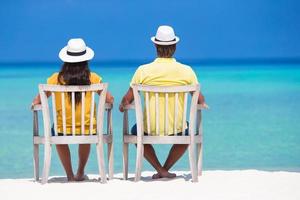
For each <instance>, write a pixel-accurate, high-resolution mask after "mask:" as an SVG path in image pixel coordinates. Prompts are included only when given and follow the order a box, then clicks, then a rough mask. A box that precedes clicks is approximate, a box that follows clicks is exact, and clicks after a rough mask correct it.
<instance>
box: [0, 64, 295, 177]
mask: <svg viewBox="0 0 300 200" xmlns="http://www.w3.org/2000/svg"><path fill="white" fill-rule="evenodd" d="M59 68H60V67H59V66H58V65H49V64H45V65H41V64H30V65H2V66H0V85H1V88H2V89H1V98H0V124H1V125H0V178H17V177H22V178H24V177H32V169H33V166H32V113H31V112H30V110H29V107H30V103H31V101H32V99H33V97H34V96H35V95H36V94H37V92H38V89H37V85H38V84H39V83H44V82H45V81H46V78H47V77H48V76H50V75H51V74H52V73H53V72H56V71H58V70H59ZM135 68H136V66H134V65H132V64H127V65H124V66H117V65H113V64H111V65H106V66H105V67H102V66H97V65H92V66H91V69H92V71H95V72H97V73H98V74H100V75H101V76H102V77H103V80H104V82H109V90H110V91H111V93H112V94H113V95H114V96H115V102H116V103H115V108H114V113H113V120H114V121H113V129H114V134H115V137H114V138H115V171H117V172H121V170H122V148H121V147H122V146H121V142H122V141H121V140H122V137H121V135H122V115H121V113H119V112H118V109H117V108H118V103H119V102H120V100H121V97H122V95H123V94H124V93H125V92H126V91H127V89H128V86H129V81H130V78H131V76H132V75H133V73H134V71H135ZM193 68H194V70H195V72H196V74H197V76H198V79H199V80H200V82H201V85H202V87H201V89H202V92H203V93H204V95H205V97H206V101H207V103H208V104H209V106H210V108H211V109H210V110H207V111H204V112H203V117H204V162H203V164H204V169H249V168H251V169H260V170H287V171H299V170H300V156H299V155H300V146H299V144H300V131H299V130H300V123H299V122H300V114H299V111H300V104H299V100H300V65H242V66H239V65H234V66H222V65H218V66H202V65H201V66H193ZM130 116H131V118H132V122H133V121H134V115H133V113H132V114H131V115H130ZM155 148H156V150H157V152H158V154H159V158H160V160H161V161H163V160H164V158H165V157H166V156H167V153H168V150H169V148H170V146H168V145H166V146H164V145H157V146H155ZM76 150H77V146H76V145H74V146H72V155H73V164H74V170H75V167H76V166H77V152H76ZM41 153H42V148H41ZM52 155H53V160H52V163H51V170H50V175H58V174H60V175H61V174H64V172H63V169H62V166H61V164H60V162H59V160H58V157H57V154H56V152H55V150H53V154H52ZM41 156H42V154H41ZM134 163H135V148H134V147H131V149H130V171H133V170H134ZM41 164H42V163H41ZM144 164H145V165H144V169H148V170H152V168H151V166H149V164H148V163H147V162H144ZM188 167H189V166H188V162H187V155H185V156H184V157H183V158H182V159H181V160H180V161H179V162H178V163H177V164H176V165H175V166H174V169H175V170H181V169H185V170H187V169H188ZM86 171H87V173H97V164H96V154H95V151H94V148H93V151H92V153H91V157H90V159H89V162H88V164H87V169H86Z"/></svg>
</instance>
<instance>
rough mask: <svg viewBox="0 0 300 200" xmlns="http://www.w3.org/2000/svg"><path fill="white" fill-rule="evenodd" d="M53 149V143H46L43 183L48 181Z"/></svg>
mask: <svg viewBox="0 0 300 200" xmlns="http://www.w3.org/2000/svg"><path fill="white" fill-rule="evenodd" d="M51 149H52V148H51V144H45V151H44V168H43V177H42V184H45V183H47V182H48V177H49V171H50V165H51Z"/></svg>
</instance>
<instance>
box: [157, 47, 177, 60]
mask: <svg viewBox="0 0 300 200" xmlns="http://www.w3.org/2000/svg"><path fill="white" fill-rule="evenodd" d="M155 46H156V52H157V57H159V58H172V57H173V55H174V53H175V51H176V44H172V45H159V44H155Z"/></svg>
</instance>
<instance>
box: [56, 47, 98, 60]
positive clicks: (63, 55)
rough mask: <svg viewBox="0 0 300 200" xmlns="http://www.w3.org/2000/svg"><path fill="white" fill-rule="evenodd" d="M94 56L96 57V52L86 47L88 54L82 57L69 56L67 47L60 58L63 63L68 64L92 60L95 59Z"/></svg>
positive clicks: (63, 49)
mask: <svg viewBox="0 0 300 200" xmlns="http://www.w3.org/2000/svg"><path fill="white" fill-rule="evenodd" d="M94 55H95V53H94V51H93V50H92V49H91V48H89V47H86V53H85V54H83V55H81V56H70V55H68V54H67V47H64V48H62V49H61V50H60V52H59V58H60V59H61V60H62V61H64V62H68V63H76V62H83V61H87V60H91V59H93V57H94Z"/></svg>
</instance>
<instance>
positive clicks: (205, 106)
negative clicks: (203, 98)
mask: <svg viewBox="0 0 300 200" xmlns="http://www.w3.org/2000/svg"><path fill="white" fill-rule="evenodd" d="M200 107H201V108H203V109H209V106H208V105H207V104H206V103H205V102H204V103H201V104H200Z"/></svg>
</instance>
